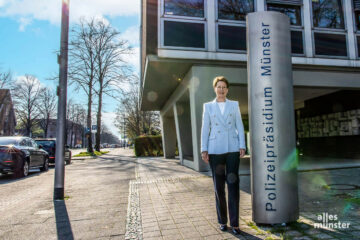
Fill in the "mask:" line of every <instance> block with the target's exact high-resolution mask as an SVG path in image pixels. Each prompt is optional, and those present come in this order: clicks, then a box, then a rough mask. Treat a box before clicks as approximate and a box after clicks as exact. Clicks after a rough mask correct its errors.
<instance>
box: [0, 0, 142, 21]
mask: <svg viewBox="0 0 360 240" xmlns="http://www.w3.org/2000/svg"><path fill="white" fill-rule="evenodd" d="M0 7H1V9H0V16H2V17H14V18H21V17H23V18H27V19H30V20H44V21H49V22H51V23H52V24H59V23H60V21H61V1H59V0H36V1H34V0H0ZM139 13H140V0H131V1H128V0H102V1H99V0H70V21H71V22H78V21H79V19H80V18H81V17H85V18H88V17H93V16H100V17H102V18H104V16H110V17H118V16H132V15H138V14H139Z"/></svg>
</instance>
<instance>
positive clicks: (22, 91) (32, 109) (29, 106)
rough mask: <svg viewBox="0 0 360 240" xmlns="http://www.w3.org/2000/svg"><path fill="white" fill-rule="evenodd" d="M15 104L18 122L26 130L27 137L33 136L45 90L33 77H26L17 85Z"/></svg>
mask: <svg viewBox="0 0 360 240" xmlns="http://www.w3.org/2000/svg"><path fill="white" fill-rule="evenodd" d="M15 89H16V90H14V91H13V93H14V100H15V101H14V103H15V106H16V107H15V111H16V113H17V118H18V122H19V123H20V124H21V125H22V126H23V127H24V128H25V135H26V136H31V135H32V129H33V128H34V127H35V126H36V125H37V121H38V119H39V116H40V111H39V108H38V106H39V100H40V97H41V93H42V91H43V88H42V87H41V85H40V82H39V81H38V80H37V79H36V78H35V77H34V76H32V75H25V77H24V78H21V79H20V80H18V81H17V82H16V83H15Z"/></svg>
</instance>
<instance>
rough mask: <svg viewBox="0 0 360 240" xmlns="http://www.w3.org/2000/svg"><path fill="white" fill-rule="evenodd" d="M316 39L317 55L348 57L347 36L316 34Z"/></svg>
mask: <svg viewBox="0 0 360 240" xmlns="http://www.w3.org/2000/svg"><path fill="white" fill-rule="evenodd" d="M314 39H315V54H316V55H330V56H347V48H346V35H344V34H331V33H321V32H315V33H314Z"/></svg>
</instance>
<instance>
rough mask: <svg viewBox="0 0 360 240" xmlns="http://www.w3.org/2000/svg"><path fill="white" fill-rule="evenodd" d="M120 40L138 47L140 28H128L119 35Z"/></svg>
mask: <svg viewBox="0 0 360 240" xmlns="http://www.w3.org/2000/svg"><path fill="white" fill-rule="evenodd" d="M120 38H121V39H123V40H127V41H128V42H129V44H130V45H131V46H138V45H139V44H140V27H139V26H132V27H129V28H128V29H126V30H125V32H123V33H122V34H121V35H120Z"/></svg>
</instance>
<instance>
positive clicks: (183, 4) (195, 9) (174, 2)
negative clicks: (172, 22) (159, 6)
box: [164, 0, 204, 18]
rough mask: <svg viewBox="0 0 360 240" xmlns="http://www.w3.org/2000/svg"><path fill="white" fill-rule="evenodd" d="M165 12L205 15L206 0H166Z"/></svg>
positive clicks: (191, 15) (183, 14)
mask: <svg viewBox="0 0 360 240" xmlns="http://www.w3.org/2000/svg"><path fill="white" fill-rule="evenodd" d="M164 14H165V15H176V16H186V17H200V18H203V17H204V0H164Z"/></svg>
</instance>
